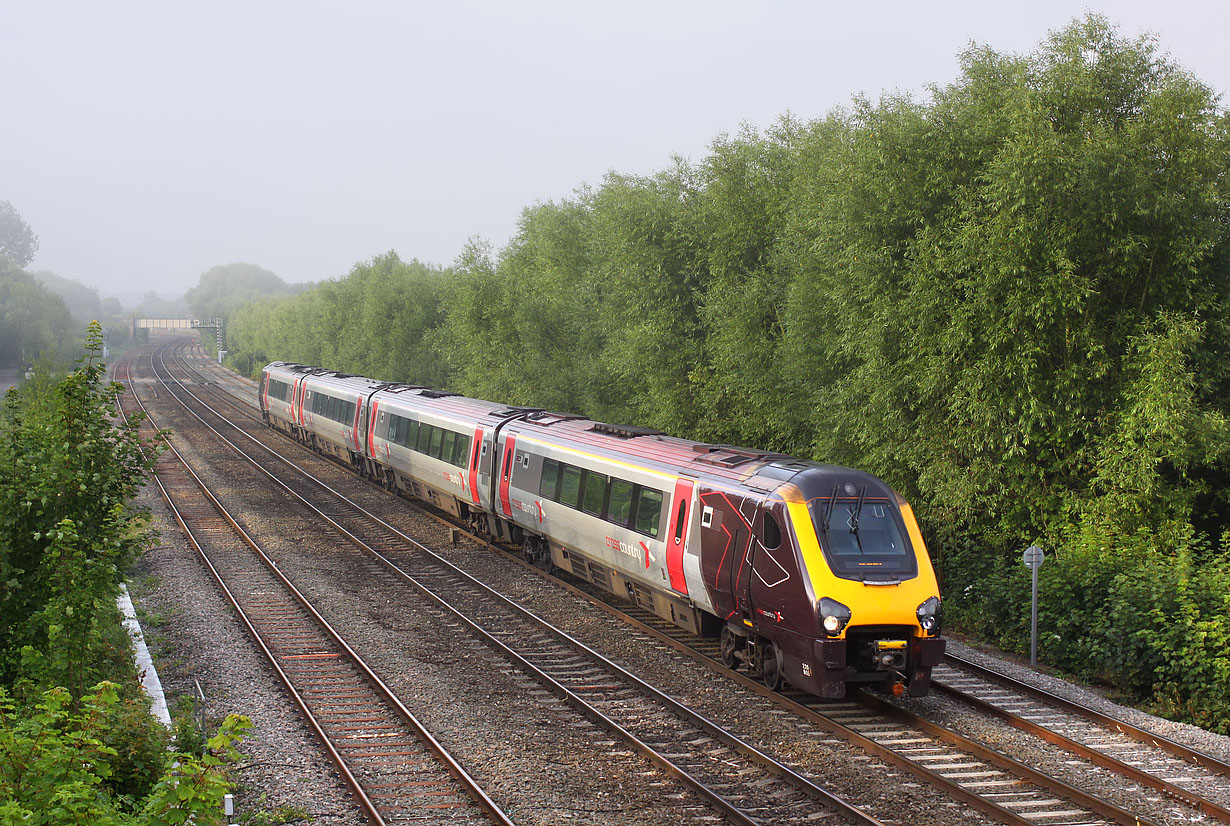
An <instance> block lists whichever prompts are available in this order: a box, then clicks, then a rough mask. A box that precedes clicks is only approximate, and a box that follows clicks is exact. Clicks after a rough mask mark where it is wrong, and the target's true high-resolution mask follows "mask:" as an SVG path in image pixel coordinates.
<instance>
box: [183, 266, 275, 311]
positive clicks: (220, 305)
mask: <svg viewBox="0 0 1230 826" xmlns="http://www.w3.org/2000/svg"><path fill="white" fill-rule="evenodd" d="M293 291H294V290H293V289H292V288H291V287H289V286H287V284H286V282H284V281H283V280H282V279H280V278H278V277H277V276H276V275H274V274H273V273H271V272H270V271H269V270H266V269H264V268H263V267H258V266H256V265H255V264H225V265H222V266H218V267H213V268H212V269H209V270H207V271H205V272H203V273H201V277H200V279H199V280H198V281H197V285H196V286H195V287H193V288H192V289H190V290H188V292H187V294H186V295H185V296H184V301H185V302H187V305H188V308H189V310H190V311H191V313H192V315H193V317H195V318H230V317H231V316H232V315H233V314H234V313H235V311H236V310H238V309H239V308H240V307H242V306H244V305H246V304H251V303H252V302H253V301H257V300H259V299H262V298H273V297H276V296H279V295H289V294H291V293H292V292H293Z"/></svg>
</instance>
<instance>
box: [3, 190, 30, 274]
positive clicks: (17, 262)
mask: <svg viewBox="0 0 1230 826" xmlns="http://www.w3.org/2000/svg"><path fill="white" fill-rule="evenodd" d="M37 252H38V236H37V235H35V234H34V230H32V229H30V225H29V224H27V223H26V222H25V220H24V219H22V217H21V215H20V214H18V212H17V210H16V209H14V208H13V205H12V204H10V203H9V202H8V201H0V257H4V258H8V259H9V261H11V262H12V263H13V265H14V266H16V267H17V268H18V269H25V267H26V266H27V265H28V264H29V263H30V262H31V261H33V260H34V255H35V253H37Z"/></svg>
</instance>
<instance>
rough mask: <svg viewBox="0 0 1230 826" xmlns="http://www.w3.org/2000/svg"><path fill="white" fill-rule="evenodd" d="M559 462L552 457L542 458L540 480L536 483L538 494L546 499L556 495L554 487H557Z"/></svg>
mask: <svg viewBox="0 0 1230 826" xmlns="http://www.w3.org/2000/svg"><path fill="white" fill-rule="evenodd" d="M558 481H559V462H557V461H555V460H554V459H543V460H542V481H540V482H539V483H538V495H539V496H545V497H546V498H548V499H554V498H555V497H556V496H557V493H556V489H557V488H558V487H559V485H558V484H557V483H558Z"/></svg>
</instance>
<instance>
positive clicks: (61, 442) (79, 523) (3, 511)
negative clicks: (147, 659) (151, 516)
mask: <svg viewBox="0 0 1230 826" xmlns="http://www.w3.org/2000/svg"><path fill="white" fill-rule="evenodd" d="M89 336H90V344H89V350H88V352H87V356H86V357H85V358H84V359H83V360H82V364H81V367H80V368H79V369H78V370H76V371H74V372H72V373H70V374H69V375H68V376H67V377H66V378H65V379H64V380H63V381H62V382H60V383H59V384H57V385H52V384H51V383H50V382H49V381H47V380H40V381H35V382H32V383H31V384H29V385H27V386H25V387H23V388H21V389H20V390H14V391H10V393H9V395H8V396H7V397H6V399H5V405H4V411H3V417H2V418H0V620H2V621H0V685H13V684H14V682H15V680H16V679H17V678H18V676H19V675H20V676H24V677H25V678H26V679H32V680H33V681H34V682H35V684H40V685H64V686H67V687H68V688H70V689H71V690H72V691H73V693H74V694H75V695H80V694H81V693H82V692H83V691H84V688H85V687H86V686H88V685H91V684H92V683H94V682H96V681H97V679H99V678H100V677H101V676H103V675H101V674H100V673H99V671H98V669H99V668H100V667H101V666H102V664H103V663H105V662H106V661H107V656H108V655H107V650H108V648H109V647H110V646H109V643H108V637H107V635H106V634H105V632H104V630H103V629H104V628H106V627H108V626H109V625H112V624H113V618H114V615H115V611H116V608H115V597H116V594H117V592H118V590H117V589H118V584H119V583H120V582H121V581H122V579H123V574H124V571H125V569H126V567H127V566H128V564H129V563H130V562H131V561H132V560H133V559H134V558H135V556H136V554H137V553H138V552H139V551H140V550H141V549H142V548H143V547H144V546H145V545H146V543H147V541H148V538H149V533H148V529H147V527H146V517H145V514H144V513H143V512H141V511H139V510H134V509H132V508H131V507H130V506H128V505H127V504H126V502H127V501H128V500H129V499H130V498H131V497H132V496H133V494H135V493H136V491H137V490H139V488H140V486H141V485H143V484H144V482H145V477H146V473H147V472H148V470H149V468H150V467H151V463H152V461H153V459H152V458H147V456H146V455H144V454H143V453H142V451H141V448H142V445H143V444H144V442H143V440H142V439H141V438H140V436H139V435H138V433H137V428H138V427H139V423H140V418H139V417H138V418H134V419H132V420H130V421H129V422H128V423H126V424H123V425H114V424H112V422H111V420H110V416H111V415H112V412H113V411H114V409H115V401H116V397H117V395H118V394H119V392H120V391H121V387H120V385H118V384H107V383H105V382H104V381H103V374H104V367H103V365H102V364H101V363H99V362H98V361H97V356H98V352H99V349H100V347H101V344H100V342H99V331H98V327H97V325H96V324H92V325H91V327H90V332H89ZM149 455H150V457H152V455H153V451H151V452H150V454H149Z"/></svg>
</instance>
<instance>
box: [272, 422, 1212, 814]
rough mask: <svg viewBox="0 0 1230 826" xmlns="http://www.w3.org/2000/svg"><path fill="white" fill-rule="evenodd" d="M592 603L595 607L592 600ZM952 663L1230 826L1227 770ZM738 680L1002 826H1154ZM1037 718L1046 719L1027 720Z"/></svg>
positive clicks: (965, 746) (673, 640) (969, 754)
mask: <svg viewBox="0 0 1230 826" xmlns="http://www.w3.org/2000/svg"><path fill="white" fill-rule="evenodd" d="M283 443H285V440H283ZM587 598H589V599H592V598H593V597H592V596H590V595H587ZM604 602H605V600H604ZM610 610H615V611H619V612H622V613H625V614H628V615H631V614H633V613H636V611H635V609H631V608H630V606H622V605H621V606H618V607H612V608H610ZM640 619H641V620H645V622H643V623H642V622H639V621H638V620H637V619H636V618H632V619H626V620H625V621H632V622H634V623H637V624H641V625H643V626H644V627H648V628H650V629H651V630H652V633H654V634H655V635H657V636H659V637H660V638H661V639H663V640H664V641H668V643H669V644H671V645H672V646H673V647H676V648H677V650H681V651H683V650H689V651H693V652H695V649H697V648H699V649H700V653H701V654H704V655H705V656H706V657H707V658H708V659H709V661H710V665H711V667H715V668H717V669H718V670H724V669H723V668H722V667H721V666H720V663H717V662H716V660H717V653H716V650H715V647H714V646H713V645H712V644H711V643H709V642H708V641H700V642H699V644H698V642H697V641H696V640H695V638H690V637H688V641H686V642H681V641H680V637H683V636H686V635H683V634H682V633H681V632H677V631H676V629H673V627H672V628H670V629H664V628H661V627H660V626H661V623H659V622H657V621H656V618H649V617H641V618H640ZM949 662H950V665H949V666H946V667H943V668H940V669H937V672H936V678H937V681H938V682H940V683H941V685H940V686H939V687H938V688H939V690H940V691H941V692H943V693H945V694H947V695H948V696H950V697H952V698H953V699H955V700H957V701H960V702H965V703H966V704H968V705H970V707H971V708H974V709H976V710H977V711H978V712H979V713H981V714H986V715H989V716H992V717H994V718H996V719H999V720H1002V721H1003V722H1005V723H1007V724H1009V725H1012V726H1014V727H1016V728H1019V729H1021V730H1023V731H1027V732H1029V733H1031V734H1033V735H1034V736H1036V737H1039V738H1040V739H1043V740H1046V741H1047V742H1049V743H1051V744H1052V745H1056V746H1058V747H1060V748H1064V749H1066V750H1068V751H1069V752H1070V753H1071V754H1073V755H1076V756H1078V757H1079V758H1080V759H1081V760H1086V761H1089V762H1090V763H1091V764H1094V765H1097V766H1100V767H1101V768H1103V769H1107V770H1109V771H1114V772H1117V773H1118V774H1120V775H1122V776H1123V777H1124V778H1127V779H1128V780H1130V781H1131V782H1132V783H1138V784H1140V786H1142V787H1146V788H1150V789H1153V790H1156V791H1159V792H1161V793H1163V794H1165V795H1167V796H1168V797H1170V798H1172V799H1174V800H1176V801H1180V802H1182V803H1183V804H1185V805H1186V806H1189V807H1191V808H1192V809H1193V810H1194V812H1195V813H1198V814H1194V815H1193V817H1192V818H1191V819H1192V820H1198V819H1200V816H1201V815H1203V816H1204V817H1207V818H1213V819H1217V820H1221V821H1223V822H1230V817H1228V813H1227V810H1226V809H1225V807H1224V802H1225V796H1226V791H1225V789H1226V784H1225V783H1224V780H1223V777H1224V776H1225V774H1226V771H1225V764H1223V763H1220V761H1217V760H1215V759H1214V758H1211V757H1209V756H1207V755H1200V754H1199V753H1195V752H1192V751H1191V750H1185V749H1184V748H1183V747H1181V746H1179V745H1178V744H1169V745H1168V744H1166V743H1161V742H1158V741H1159V738H1157V737H1156V736H1154V735H1151V734H1149V733H1147V732H1141V731H1139V730H1136V731H1135V732H1134V733H1131V732H1127V731H1126V730H1125V729H1126V728H1127V727H1126V724H1125V723H1123V722H1122V721H1118V720H1113V719H1102V720H1094V721H1089V720H1088V719H1085V718H1081V719H1085V722H1084V723H1083V724H1084V725H1086V726H1087V728H1086V729H1085V730H1084V731H1077V730H1076V727H1075V726H1074V724H1073V723H1072V721H1071V720H1067V719H1064V718H1063V717H1062V715H1063V714H1067V715H1068V716H1069V717H1071V715H1072V711H1074V710H1064V711H1062V712H1061V711H1060V710H1058V709H1056V707H1055V704H1054V703H1052V702H1051V701H1049V700H1047V699H1046V698H1041V697H1038V696H1036V695H1035V696H1033V697H1031V698H1026V699H1024V700H1022V699H1021V698H1022V696H1023V695H1020V694H1016V695H1013V694H1006V693H1004V692H1005V691H1006V689H1005V688H1004V686H1003V685H1002V684H998V683H1002V681H998V683H989V682H986V680H987V679H988V675H982V676H980V677H977V678H975V679H973V681H971V678H970V677H969V676H962V674H961V672H958V671H957V670H956V669H957V668H959V667H960V666H961V665H962V664H960V663H957V662H955V661H954V660H952V659H950V661H949ZM736 676H737V678H739V679H744V681H745V683H746V684H747V685H748V687H749V688H752V690H757V691H760V692H761V693H762V694H764V695H765V696H767V697H769V698H771V699H773V700H774V701H775V702H779V703H781V704H783V705H784V706H785V707H787V708H790V710H791V711H792V713H795V714H798V715H799V716H800V717H801V718H803V719H805V720H807V721H808V722H809V723H810V724H813V725H815V726H817V727H818V729H820V730H822V731H824V732H829V733H830V734H837V735H838V736H840V737H842V738H843V739H845V740H846V741H847V742H851V743H855V744H857V745H859V746H860V747H862V748H864V749H865V750H867V751H868V752H870V753H873V754H876V755H877V756H879V757H881V758H882V759H884V760H886V761H888V762H890V763H892V764H894V765H898V766H899V767H901V768H903V769H905V770H907V771H910V772H912V773H913V774H915V775H916V776H919V777H921V778H923V779H925V780H927V782H928V783H931V784H933V785H937V786H939V787H941V788H946V789H948V790H949V793H950V794H953V795H954V796H955V797H957V798H958V799H962V800H964V801H965V802H966V803H967V804H968V805H970V806H974V807H976V808H978V809H980V810H982V811H984V812H986V813H988V814H989V815H991V816H993V817H995V818H996V819H999V820H1001V821H1003V822H1008V823H1017V824H1023V823H1056V824H1060V823H1062V824H1068V823H1108V822H1114V823H1125V824H1126V823H1142V824H1143V823H1149V822H1150V821H1148V820H1145V819H1143V818H1141V817H1138V816H1137V815H1134V814H1132V813H1130V812H1128V811H1126V810H1124V809H1122V808H1120V807H1118V806H1113V805H1110V804H1107V803H1106V802H1105V801H1103V800H1101V799H1099V798H1098V797H1097V796H1095V795H1092V794H1089V793H1087V792H1085V791H1082V790H1081V789H1077V788H1074V787H1072V786H1070V785H1068V784H1065V783H1063V782H1062V781H1059V780H1056V779H1054V778H1049V777H1047V776H1045V775H1042V774H1041V773H1040V772H1036V771H1035V770H1033V769H1031V768H1029V767H1028V766H1024V765H1022V764H1020V763H1018V762H1017V761H1014V760H1012V759H1011V758H1009V757H1007V756H1005V755H1000V754H997V753H996V752H994V751H992V750H990V749H986V748H985V747H984V746H982V745H980V744H977V743H974V742H973V741H970V740H968V739H967V738H963V737H962V736H961V735H959V734H957V733H956V732H952V731H949V730H946V729H943V728H941V727H939V726H936V725H935V724H933V723H929V722H928V721H926V720H923V719H922V718H919V717H917V716H916V715H912V714H911V713H910V712H908V711H906V710H904V709H902V708H899V707H897V706H894V705H893V704H891V703H886V702H884V701H881V700H878V699H877V698H874V697H860V698H859V699H858V700H857V701H856V702H851V703H847V704H837V705H833V704H818V703H815V702H814V701H810V700H809V699H808V698H804V697H802V696H798V697H789V696H778V695H773V694H772V693H770V692H767V691H765V690H764V689H763V688H762V687H760V686H759V685H758V684H756V683H755V681H752V680H747V679H746V678H744V677H743V675H736ZM999 676H1002V675H999ZM992 679H993V678H992ZM979 680H982V681H983V682H979ZM1018 691H1019V689H1018ZM1028 703H1034V704H1035V705H1032V706H1029V705H1027V704H1028ZM1038 704H1041V705H1038ZM1087 716H1088V715H1087ZM1029 717H1035V718H1039V719H1035V720H1030V719H1027V718H1029ZM1041 721H1046V722H1041ZM1040 725H1041V728H1040V727H1039V726H1040ZM1116 730H1117V731H1116ZM1112 733H1113V736H1112ZM1116 738H1119V739H1116ZM1158 753H1160V754H1162V755H1164V759H1163V758H1159V757H1158V756H1157V755H1158ZM1184 761H1186V762H1184Z"/></svg>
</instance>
